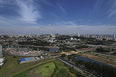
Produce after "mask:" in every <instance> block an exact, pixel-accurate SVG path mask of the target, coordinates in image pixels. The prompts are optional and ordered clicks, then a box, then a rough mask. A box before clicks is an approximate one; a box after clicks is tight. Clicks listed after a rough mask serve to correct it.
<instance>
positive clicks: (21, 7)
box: [0, 0, 116, 34]
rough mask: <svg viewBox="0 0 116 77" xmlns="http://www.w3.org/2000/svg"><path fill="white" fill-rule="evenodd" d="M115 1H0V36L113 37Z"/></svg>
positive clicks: (115, 26)
mask: <svg viewBox="0 0 116 77" xmlns="http://www.w3.org/2000/svg"><path fill="white" fill-rule="evenodd" d="M115 9H116V1H115V0H73V1H72V0H7V1H5V0H1V1H0V34H55V33H59V34H78V33H80V34H115V33H116V10H115Z"/></svg>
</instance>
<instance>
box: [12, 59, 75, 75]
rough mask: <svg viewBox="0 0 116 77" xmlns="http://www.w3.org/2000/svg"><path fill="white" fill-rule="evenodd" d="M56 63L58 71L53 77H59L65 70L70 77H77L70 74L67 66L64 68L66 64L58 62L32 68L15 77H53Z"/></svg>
mask: <svg viewBox="0 0 116 77" xmlns="http://www.w3.org/2000/svg"><path fill="white" fill-rule="evenodd" d="M54 63H55V64H56V66H57V70H56V72H55V74H54V76H53V77H56V75H58V74H59V73H60V70H61V69H65V72H67V75H70V76H68V77H75V75H74V74H72V73H70V72H69V68H68V67H67V66H64V63H62V62H60V61H58V60H55V61H54V62H49V63H45V64H42V65H39V66H36V67H34V68H31V69H28V70H26V71H23V72H21V73H18V74H16V75H15V76H13V77H51V75H52V73H53V72H54V68H55V64H54ZM46 66H49V68H46ZM58 77H59V76H58ZM61 77H62V76H61Z"/></svg>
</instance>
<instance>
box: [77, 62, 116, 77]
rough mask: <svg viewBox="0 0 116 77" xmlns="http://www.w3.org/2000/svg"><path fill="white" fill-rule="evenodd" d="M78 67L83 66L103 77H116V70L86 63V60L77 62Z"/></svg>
mask: <svg viewBox="0 0 116 77" xmlns="http://www.w3.org/2000/svg"><path fill="white" fill-rule="evenodd" d="M75 63H76V64H77V65H81V66H82V65H83V66H84V67H85V68H86V69H88V70H91V71H93V72H95V73H97V74H99V75H101V76H102V77H116V68H114V67H111V66H107V65H100V64H99V63H96V62H94V63H92V62H85V61H84V60H75Z"/></svg>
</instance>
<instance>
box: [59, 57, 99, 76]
mask: <svg viewBox="0 0 116 77" xmlns="http://www.w3.org/2000/svg"><path fill="white" fill-rule="evenodd" d="M57 59H58V60H60V61H62V62H63V63H66V64H67V65H69V66H70V67H74V68H75V69H77V70H78V71H79V72H81V73H82V72H83V71H85V72H88V73H91V74H93V75H94V76H96V77H100V75H98V74H96V73H93V72H92V71H90V70H87V69H84V68H81V67H80V66H78V65H75V64H74V63H71V62H69V61H67V60H64V59H63V58H61V57H60V58H57ZM82 70H83V71H82Z"/></svg>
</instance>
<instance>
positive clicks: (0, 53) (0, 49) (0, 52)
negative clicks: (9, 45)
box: [0, 45, 3, 57]
mask: <svg viewBox="0 0 116 77" xmlns="http://www.w3.org/2000/svg"><path fill="white" fill-rule="evenodd" d="M0 57H3V55H2V45H0Z"/></svg>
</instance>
